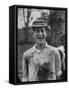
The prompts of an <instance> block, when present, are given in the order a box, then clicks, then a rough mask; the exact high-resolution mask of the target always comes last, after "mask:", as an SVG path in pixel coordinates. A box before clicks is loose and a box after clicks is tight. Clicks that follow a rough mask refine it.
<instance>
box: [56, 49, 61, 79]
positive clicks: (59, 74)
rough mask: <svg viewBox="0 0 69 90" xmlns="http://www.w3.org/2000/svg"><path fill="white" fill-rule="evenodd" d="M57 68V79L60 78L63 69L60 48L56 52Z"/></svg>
mask: <svg viewBox="0 0 69 90" xmlns="http://www.w3.org/2000/svg"><path fill="white" fill-rule="evenodd" d="M55 70H56V77H57V79H60V76H61V74H62V71H61V59H60V54H59V52H58V50H56V52H55Z"/></svg>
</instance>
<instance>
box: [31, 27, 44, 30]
mask: <svg viewBox="0 0 69 90" xmlns="http://www.w3.org/2000/svg"><path fill="white" fill-rule="evenodd" d="M32 29H33V31H37V30H45V27H33V28H32Z"/></svg>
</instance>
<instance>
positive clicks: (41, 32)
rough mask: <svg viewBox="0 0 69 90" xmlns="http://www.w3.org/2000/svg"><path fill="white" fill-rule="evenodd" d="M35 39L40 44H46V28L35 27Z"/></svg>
mask: <svg viewBox="0 0 69 90" xmlns="http://www.w3.org/2000/svg"><path fill="white" fill-rule="evenodd" d="M32 29H33V37H34V39H35V42H36V43H38V44H44V43H45V40H46V36H47V32H46V30H45V29H46V28H45V27H33V28H32Z"/></svg>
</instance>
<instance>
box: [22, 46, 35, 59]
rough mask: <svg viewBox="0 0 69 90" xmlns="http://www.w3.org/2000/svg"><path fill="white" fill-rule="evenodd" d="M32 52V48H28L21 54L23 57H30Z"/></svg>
mask: <svg viewBox="0 0 69 90" xmlns="http://www.w3.org/2000/svg"><path fill="white" fill-rule="evenodd" d="M33 52H34V48H33V47H32V48H30V49H28V50H26V51H25V52H24V54H23V56H24V57H27V56H30V55H31V54H32V53H33Z"/></svg>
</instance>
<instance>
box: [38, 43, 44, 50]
mask: <svg viewBox="0 0 69 90" xmlns="http://www.w3.org/2000/svg"><path fill="white" fill-rule="evenodd" d="M45 46H46V43H43V44H38V43H37V44H36V48H37V49H38V50H40V51H42V50H43V49H44V48H45Z"/></svg>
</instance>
